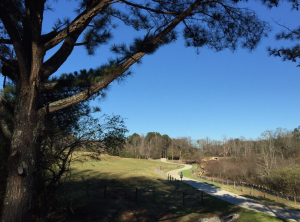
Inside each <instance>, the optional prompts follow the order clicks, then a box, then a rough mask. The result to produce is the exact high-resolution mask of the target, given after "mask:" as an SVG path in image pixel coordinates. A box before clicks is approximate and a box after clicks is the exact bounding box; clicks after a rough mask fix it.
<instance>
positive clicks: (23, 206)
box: [2, 83, 41, 222]
mask: <svg viewBox="0 0 300 222" xmlns="http://www.w3.org/2000/svg"><path fill="white" fill-rule="evenodd" d="M35 95H36V86H35V84H34V83H33V84H31V85H29V84H27V85H25V84H23V85H21V86H19V88H18V89H17V96H16V98H17V101H16V104H15V112H14V113H15V116H14V130H13V135H12V139H11V147H10V155H9V158H8V179H7V188H6V193H5V198H4V207H3V214H2V222H17V221H22V222H27V221H33V218H32V215H33V212H34V209H36V205H37V195H38V180H39V177H40V176H39V162H38V159H39V158H38V152H39V147H40V144H39V135H40V130H39V129H40V127H39V124H40V123H41V121H40V119H39V118H38V113H37V110H38V109H37V108H38V104H37V103H38V102H37V101H38V99H37V98H36V96H35Z"/></svg>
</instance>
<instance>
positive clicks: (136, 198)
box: [135, 187, 138, 201]
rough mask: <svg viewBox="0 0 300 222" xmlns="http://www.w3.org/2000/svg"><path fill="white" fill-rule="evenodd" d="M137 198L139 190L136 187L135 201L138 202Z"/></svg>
mask: <svg viewBox="0 0 300 222" xmlns="http://www.w3.org/2000/svg"><path fill="white" fill-rule="evenodd" d="M137 198H138V188H137V187H136V188H135V201H137Z"/></svg>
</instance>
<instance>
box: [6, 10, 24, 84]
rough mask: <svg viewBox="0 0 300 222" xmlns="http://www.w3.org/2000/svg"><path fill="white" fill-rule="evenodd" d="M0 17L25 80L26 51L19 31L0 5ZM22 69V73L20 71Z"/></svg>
mask: <svg viewBox="0 0 300 222" xmlns="http://www.w3.org/2000/svg"><path fill="white" fill-rule="evenodd" d="M0 19H1V21H2V23H3V24H4V27H5V29H6V31H7V33H8V34H9V36H10V38H11V41H12V44H13V46H14V49H15V52H16V56H17V59H18V63H19V70H20V71H21V78H22V79H23V80H24V81H26V70H27V66H26V64H27V62H26V53H25V51H24V48H23V46H22V40H21V37H20V36H19V33H18V31H17V29H16V26H15V23H14V22H13V21H12V19H11V17H10V15H9V13H8V12H7V10H6V9H5V8H4V7H3V6H1V5H0ZM22 71H24V74H23V73H22Z"/></svg>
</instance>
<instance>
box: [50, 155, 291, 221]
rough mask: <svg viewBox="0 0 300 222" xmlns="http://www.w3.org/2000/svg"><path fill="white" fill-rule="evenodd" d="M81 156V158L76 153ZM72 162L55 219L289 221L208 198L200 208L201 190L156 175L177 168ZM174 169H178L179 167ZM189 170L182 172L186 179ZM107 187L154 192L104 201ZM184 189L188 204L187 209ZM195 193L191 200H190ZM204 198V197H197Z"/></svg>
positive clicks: (121, 161)
mask: <svg viewBox="0 0 300 222" xmlns="http://www.w3.org/2000/svg"><path fill="white" fill-rule="evenodd" d="M77 155H80V153H79V154H77ZM84 158H85V159H84V160H81V162H78V161H77V162H72V169H71V175H70V177H69V178H68V179H67V181H66V183H65V184H64V185H63V187H61V189H60V190H59V198H58V199H57V204H56V206H57V209H59V210H57V212H56V213H55V214H52V220H51V218H50V220H49V221H59V220H65V221H69V222H74V221H76V222H77V221H89V222H93V221H95V222H96V221H121V222H122V221H132V222H134V221H168V222H171V221H172V222H173V221H174V222H179V221H185V222H188V221H198V219H199V218H205V217H211V216H223V215H228V214H230V213H233V212H234V213H238V214H240V216H241V220H238V221H243V222H247V221H249V222H255V221H257V222H269V221H275V222H277V221H285V220H281V219H277V218H275V217H271V216H268V215H266V214H262V213H257V212H254V211H249V210H245V209H243V208H240V207H238V206H235V205H232V204H229V203H227V202H225V201H222V200H219V199H217V198H214V197H212V196H209V195H205V194H204V203H202V204H201V203H199V202H198V199H197V198H196V197H197V190H196V189H195V188H193V187H190V186H188V185H186V184H183V183H180V185H179V186H178V185H177V186H174V185H172V183H170V182H168V181H167V180H166V179H165V178H163V177H162V176H160V175H159V174H157V173H156V168H157V167H158V168H160V167H161V168H164V170H169V169H171V170H172V169H175V168H174V166H170V164H167V163H162V162H160V161H149V160H145V159H129V158H119V157H111V156H106V155H102V156H100V161H99V160H95V159H93V158H89V157H84ZM175 167H177V166H176V165H175ZM190 171H191V169H190V170H188V171H183V174H184V176H187V175H188V174H190ZM104 186H121V187H133V188H135V187H136V188H138V189H139V191H141V193H142V191H146V190H151V191H153V190H155V193H154V194H155V195H154V201H153V199H152V198H153V196H152V194H153V193H149V195H148V196H143V195H141V194H140V193H139V196H138V200H137V201H132V200H125V199H117V200H115V199H109V198H107V199H105V198H104V195H103V194H104V192H103V187H104ZM183 190H185V191H186V193H185V198H186V199H185V205H184V206H183V199H182V198H183V196H182V195H183V193H182V192H183ZM189 194H191V195H189ZM198 194H199V193H198Z"/></svg>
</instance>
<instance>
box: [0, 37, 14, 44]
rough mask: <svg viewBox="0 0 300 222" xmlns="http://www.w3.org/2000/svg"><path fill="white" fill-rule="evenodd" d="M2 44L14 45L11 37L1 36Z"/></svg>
mask: <svg viewBox="0 0 300 222" xmlns="http://www.w3.org/2000/svg"><path fill="white" fill-rule="evenodd" d="M0 44H10V45H12V44H13V42H12V40H11V39H3V38H0Z"/></svg>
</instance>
